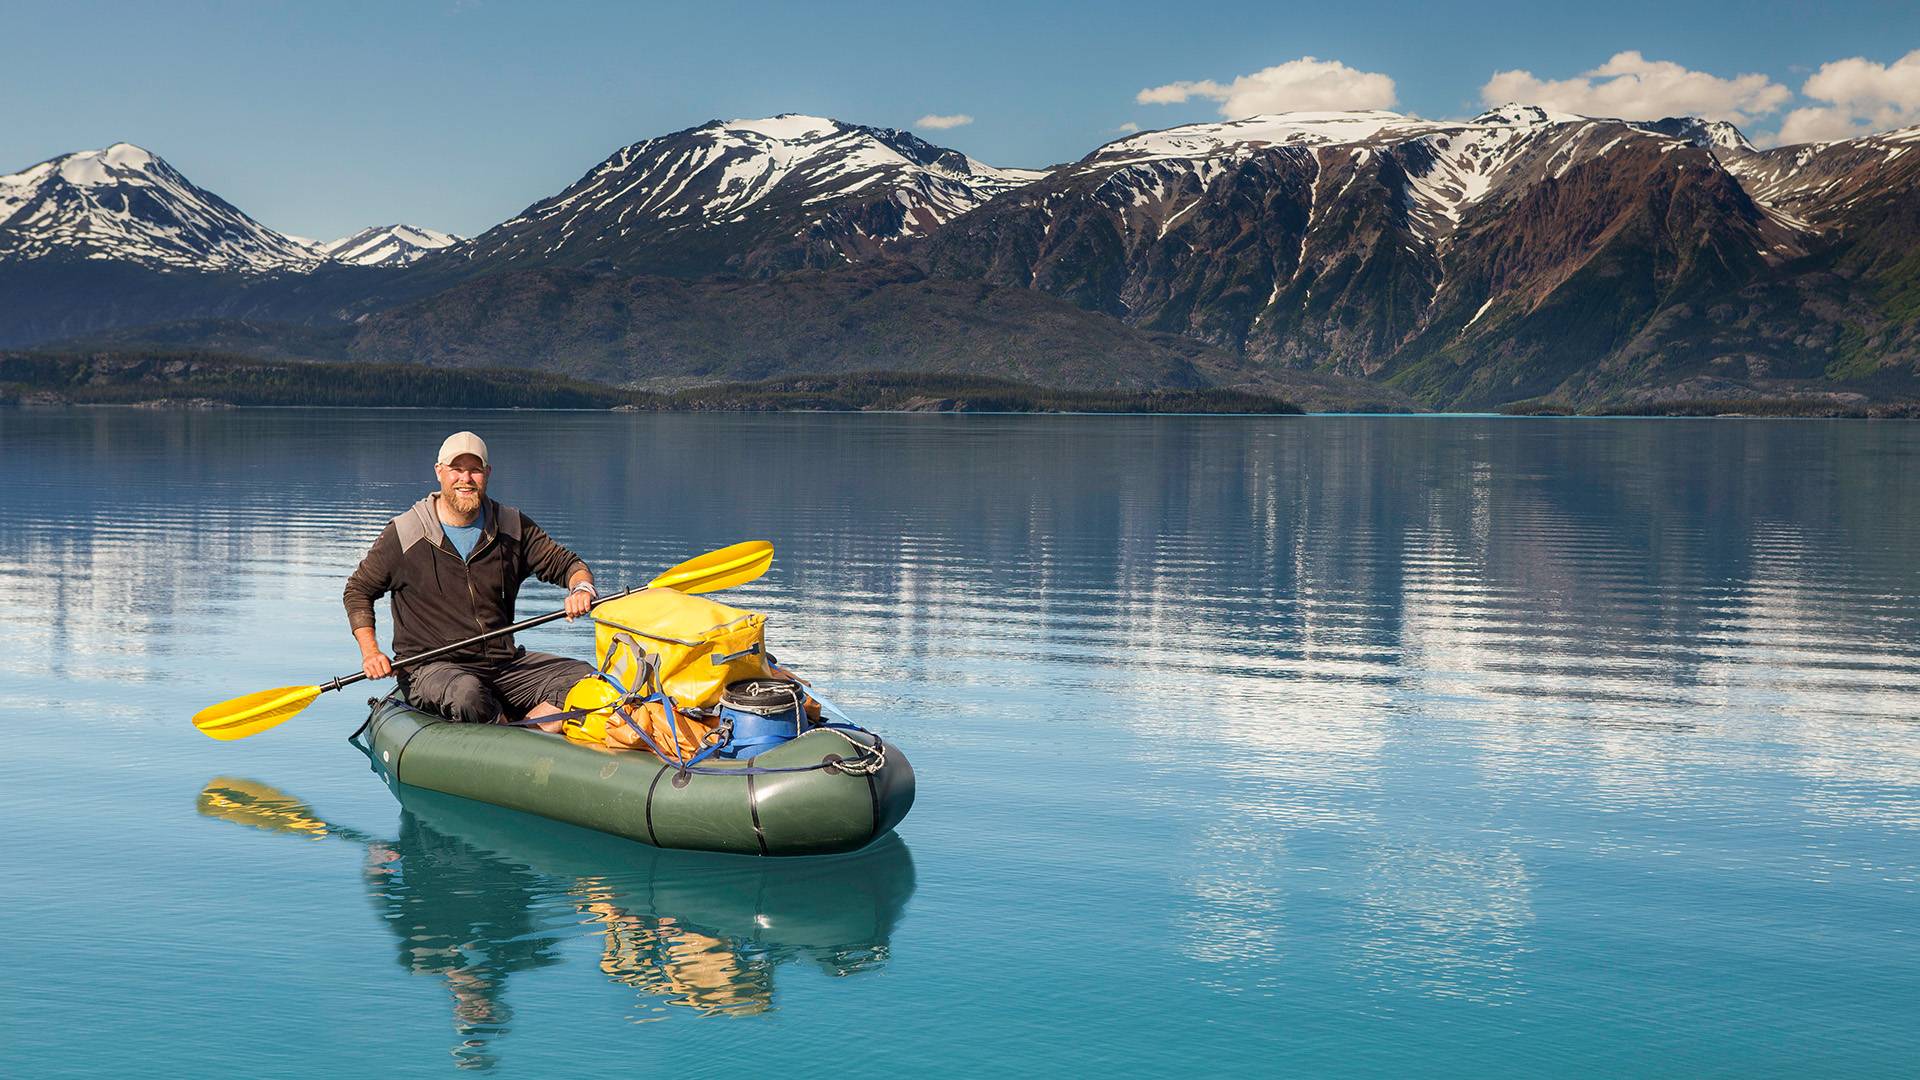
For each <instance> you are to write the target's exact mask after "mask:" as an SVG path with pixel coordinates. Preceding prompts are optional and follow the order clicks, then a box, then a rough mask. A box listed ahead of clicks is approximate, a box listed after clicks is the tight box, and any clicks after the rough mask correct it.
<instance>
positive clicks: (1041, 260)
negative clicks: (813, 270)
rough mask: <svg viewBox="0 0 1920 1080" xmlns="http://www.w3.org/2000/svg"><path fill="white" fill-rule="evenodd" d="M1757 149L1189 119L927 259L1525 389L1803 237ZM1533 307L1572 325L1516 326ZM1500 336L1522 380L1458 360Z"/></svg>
mask: <svg viewBox="0 0 1920 1080" xmlns="http://www.w3.org/2000/svg"><path fill="white" fill-rule="evenodd" d="M1750 153H1751V149H1750V148H1748V147H1747V146H1746V144H1745V140H1744V139H1742V138H1740V136H1739V133H1738V132H1737V131H1735V130H1733V129H1732V128H1731V126H1729V125H1714V124H1706V123H1702V122H1700V121H1695V120H1687V119H1676V120H1667V121H1653V122H1632V123H1629V122H1625V121H1620V120H1608V119H1600V118H1591V117H1583V116H1573V115H1568V114H1562V113H1554V112H1550V111H1548V110H1545V109H1541V108H1538V107H1535V106H1526V105H1508V106H1503V107H1501V108H1498V109H1491V110H1488V111H1487V112H1485V113H1483V114H1481V115H1479V116H1476V117H1474V118H1473V119H1471V120H1466V121H1432V120H1422V119H1418V118H1414V117H1409V116H1404V115H1401V114H1398V113H1393V112H1387V111H1381V110H1371V111H1364V112H1345V113H1292V114H1284V115H1274V116H1257V117H1250V118H1247V119H1245V120H1238V121H1230V122H1225V123H1204V124H1191V125H1185V126H1182V127H1177V128H1171V129H1168V130H1165V131H1153V132H1142V133H1139V134H1136V135H1131V136H1128V137H1126V138H1123V139H1119V140H1115V141H1114V142H1110V143H1108V144H1106V145H1105V146H1102V147H1100V148H1098V149H1097V150H1095V151H1094V152H1093V153H1091V154H1089V155H1087V156H1086V157H1085V158H1083V159H1081V160H1080V161H1078V162H1075V163H1073V164H1071V165H1067V166H1063V167H1061V168H1060V169H1058V170H1056V171H1055V172H1054V173H1053V174H1051V175H1050V176H1048V177H1046V178H1045V179H1043V180H1041V181H1039V182H1037V183H1035V184H1033V185H1031V186H1029V187H1026V188H1024V189H1021V190H1018V191H1015V192H1013V193H1011V194H1009V195H1007V196H1006V197H1004V198H1001V199H999V200H997V201H995V202H994V203H992V204H991V205H990V206H987V207H984V208H982V209H980V210H978V211H975V212H974V213H972V214H969V215H967V216H965V217H963V218H960V219H959V220H957V221H955V222H953V223H952V224H951V225H949V226H947V227H946V228H945V229H943V230H942V231H941V232H940V233H939V234H938V235H937V236H935V237H934V239H933V240H932V241H931V243H930V246H929V255H928V258H929V260H930V262H931V264H932V266H933V268H934V270H935V272H936V273H939V274H942V275H950V276H955V277H964V278H972V279H976V280H985V281H988V282H992V283H996V284H1002V285H1009V286H1020V287H1027V288H1034V289H1040V290H1043V291H1046V292H1050V293H1053V294H1054V295H1057V296H1062V297H1064V298H1067V299H1070V300H1072V301H1074V302H1075V303H1077V304H1080V305H1081V306H1083V307H1089V308H1093V309H1094V310H1098V311H1104V312H1107V313H1109V314H1112V315H1115V316H1117V317H1119V318H1121V319H1124V320H1126V321H1127V322H1129V323H1132V324H1134V325H1136V326H1139V327H1141V328H1144V329H1150V330H1161V331H1170V332H1174V333H1179V334H1184V335H1186V336H1189V337H1196V338H1199V339H1201V340H1203V341H1207V342H1210V343H1213V344H1217V345H1223V346H1226V347H1229V348H1233V349H1235V350H1238V351H1242V352H1244V353H1245V354H1247V355H1249V356H1250V357H1253V358H1256V359H1258V360H1261V361H1264V362H1269V363H1278V364H1286V365H1289V366H1311V367H1317V368H1330V369H1332V370H1336V371H1339V372H1341V373H1344V374H1352V375H1363V376H1368V377H1383V376H1394V377H1397V378H1403V379H1406V380H1408V385H1409V386H1411V387H1413V388H1415V389H1417V390H1419V391H1421V392H1422V393H1423V394H1426V395H1428V396H1431V397H1433V398H1436V399H1440V398H1444V399H1447V400H1460V399H1467V400H1479V399H1481V398H1480V396H1481V395H1485V396H1497V395H1506V396H1505V397H1501V398H1497V399H1498V400H1510V399H1512V398H1513V397H1520V396H1525V393H1524V391H1526V390H1528V389H1529V388H1536V389H1534V390H1533V392H1544V391H1545V390H1547V389H1549V388H1551V387H1552V385H1553V384H1554V382H1556V381H1557V379H1558V375H1556V374H1555V373H1556V372H1560V373H1564V369H1565V365H1566V364H1567V363H1568V361H1569V358H1573V357H1576V356H1586V358H1587V359H1591V356H1587V355H1586V353H1583V350H1592V349H1601V350H1603V351H1604V350H1605V349H1612V348H1618V347H1619V343H1620V341H1621V340H1622V335H1623V334H1626V333H1627V332H1628V331H1627V330H1626V329H1625V328H1627V327H1631V326H1635V325H1639V322H1640V321H1641V320H1646V319H1649V318H1651V317H1652V316H1653V315H1654V314H1655V313H1656V312H1657V311H1658V310H1660V309H1661V307H1662V305H1668V304H1673V303H1676V302H1678V301H1679V299H1680V298H1681V297H1683V296H1685V297H1688V298H1694V297H1700V296H1705V295H1706V294H1707V293H1709V292H1711V291H1712V290H1715V289H1729V290H1730V289H1734V288H1737V287H1739V286H1740V285H1742V284H1744V283H1746V282H1749V281H1752V280H1755V279H1756V278H1757V277H1759V276H1760V275H1761V273H1762V272H1763V271H1765V270H1766V269H1767V268H1768V267H1777V266H1781V265H1784V264H1785V263H1786V262H1787V261H1789V260H1791V259H1793V258H1796V257H1797V256H1799V255H1801V254H1804V253H1805V251H1806V247H1805V243H1806V234H1805V231H1804V229H1803V228H1802V227H1801V226H1800V225H1798V224H1797V223H1795V222H1794V221H1792V220H1791V219H1789V218H1787V217H1785V216H1783V215H1781V214H1778V213H1775V212H1772V211H1771V210H1769V208H1767V207H1766V206H1764V205H1761V204H1758V203H1756V202H1755V201H1754V200H1753V199H1751V198H1749V197H1748V196H1747V195H1746V193H1745V192H1744V191H1743V189H1742V187H1741V185H1740V184H1739V182H1738V181H1736V180H1735V179H1734V177H1733V176H1732V175H1730V174H1729V173H1728V172H1727V170H1726V168H1725V167H1724V166H1723V165H1722V164H1721V161H1720V156H1722V155H1724V156H1726V157H1728V158H1729V159H1731V158H1735V157H1741V156H1743V155H1748V154H1750ZM1623 267H1630V268H1631V269H1621V268H1623ZM1622 289H1630V290H1631V292H1630V295H1629V294H1626V293H1620V290H1622ZM1613 294H1618V295H1613ZM1603 296H1604V297H1605V299H1601V297H1603ZM1561 308H1565V309H1566V310H1570V311H1581V312H1584V313H1585V314H1583V315H1580V316H1579V317H1573V316H1570V315H1567V314H1564V313H1562V311H1561V310H1560V309H1561ZM1529 320H1531V321H1532V323H1534V324H1537V325H1538V326H1540V327H1546V326H1552V327H1553V330H1554V332H1553V334H1552V335H1548V334H1546V333H1545V332H1544V331H1541V332H1540V337H1541V343H1539V344H1531V345H1522V344H1520V343H1518V342H1517V341H1516V340H1515V339H1516V335H1524V334H1525V333H1526V332H1527V327H1528V325H1529ZM1548 337H1552V338H1553V340H1552V342H1551V344H1549V343H1548V342H1547V340H1546V339H1547V338H1548ZM1552 348H1558V349H1559V353H1558V354H1555V355H1553V356H1552V357H1551V362H1550V363H1549V362H1547V361H1546V360H1543V359H1541V358H1542V357H1544V356H1547V355H1548V352H1549V351H1550V350H1551V349H1552ZM1463 350H1464V351H1463ZM1480 350H1486V351H1488V352H1489V353H1497V354H1500V355H1503V356H1506V357H1508V358H1510V359H1511V358H1520V357H1524V358H1525V363H1522V364H1520V368H1521V369H1522V371H1521V374H1520V375H1517V376H1516V375H1515V374H1514V370H1513V369H1512V368H1511V367H1506V368H1503V369H1502V370H1501V373H1500V374H1498V375H1489V374H1487V373H1485V372H1480V371H1476V370H1474V369H1473V368H1471V367H1463V366H1462V365H1460V364H1458V363H1455V362H1453V360H1452V359H1451V357H1452V356H1453V355H1456V354H1459V355H1467V354H1476V355H1477V353H1478V351H1480ZM1439 357H1445V358H1446V359H1438V360H1436V358H1439ZM1573 362H1575V363H1578V362H1580V361H1578V360H1575V361H1573ZM1529 365H1531V366H1529ZM1482 377H1486V378H1492V379H1498V380H1504V381H1502V382H1500V384H1499V386H1498V388H1497V389H1493V388H1489V387H1487V386H1480V385H1476V384H1474V383H1473V382H1472V380H1475V379H1478V378H1482ZM1429 379H1431V380H1433V382H1431V383H1429V382H1428V381H1427V380H1429Z"/></svg>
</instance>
